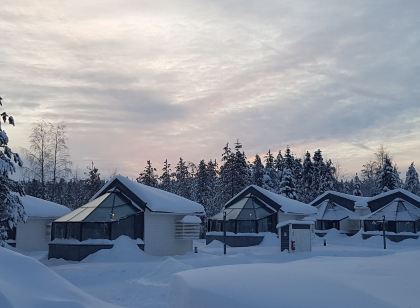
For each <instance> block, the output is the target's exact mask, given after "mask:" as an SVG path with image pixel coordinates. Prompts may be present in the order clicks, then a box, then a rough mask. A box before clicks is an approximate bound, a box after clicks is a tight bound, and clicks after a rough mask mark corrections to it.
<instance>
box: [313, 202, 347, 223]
mask: <svg viewBox="0 0 420 308" xmlns="http://www.w3.org/2000/svg"><path fill="white" fill-rule="evenodd" d="M317 208H318V214H317V215H316V219H317V220H334V221H335V220H343V219H345V218H347V217H350V218H353V217H355V215H354V213H353V212H352V211H349V210H348V209H346V208H344V207H342V206H340V205H339V204H336V203H333V202H330V200H328V199H326V200H324V201H323V202H322V203H320V204H319V205H318V206H317Z"/></svg>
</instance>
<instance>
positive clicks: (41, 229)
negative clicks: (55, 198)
mask: <svg viewBox="0 0 420 308" xmlns="http://www.w3.org/2000/svg"><path fill="white" fill-rule="evenodd" d="M19 198H20V201H21V203H22V205H23V208H24V210H25V213H26V215H27V220H26V221H25V222H19V223H18V225H17V226H16V228H13V229H11V228H7V233H8V239H7V241H6V242H7V243H8V244H9V245H10V246H13V247H16V249H17V250H20V251H46V250H48V243H49V241H50V236H51V223H52V222H53V221H54V220H55V219H57V218H58V217H60V216H62V215H65V214H66V213H69V212H70V209H69V208H67V207H65V206H64V205H61V204H58V203H55V202H51V201H47V200H43V199H40V198H36V197H32V196H29V195H24V196H20V197H19Z"/></svg>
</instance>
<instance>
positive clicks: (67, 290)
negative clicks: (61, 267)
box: [0, 248, 115, 308]
mask: <svg viewBox="0 0 420 308" xmlns="http://www.w3.org/2000/svg"><path fill="white" fill-rule="evenodd" d="M0 307H1V308H12V307H13V308H16V307H18V308H20V307H25V308H31V307H33V308H39V307H43V308H49V307H51V308H55V307H64V308H82V307H86V308H88V307H101V308H102V307H115V306H113V305H111V304H107V303H105V302H103V301H100V300H98V299H96V298H94V297H92V296H90V295H88V294H86V293H84V292H82V291H81V290H80V289H78V288H77V287H75V286H74V285H72V284H71V283H70V282H68V281H67V280H65V279H64V278H62V277H61V276H59V275H58V274H56V273H54V272H53V271H51V270H50V269H48V268H47V267H46V266H44V265H43V264H41V263H39V262H38V261H36V260H35V259H33V258H30V257H26V256H23V255H21V254H19V253H17V252H14V251H11V250H9V249H6V248H0Z"/></svg>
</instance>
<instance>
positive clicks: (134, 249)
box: [82, 235, 150, 262]
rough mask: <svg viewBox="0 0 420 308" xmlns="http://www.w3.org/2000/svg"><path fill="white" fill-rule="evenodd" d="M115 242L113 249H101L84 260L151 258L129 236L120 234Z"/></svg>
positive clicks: (126, 260)
mask: <svg viewBox="0 0 420 308" xmlns="http://www.w3.org/2000/svg"><path fill="white" fill-rule="evenodd" d="M113 244H114V246H113V247H112V248H111V249H102V250H99V251H97V252H95V253H94V254H91V255H89V256H87V257H86V258H85V259H83V261H82V262H139V261H142V260H146V259H149V258H150V256H148V255H146V254H145V253H144V252H143V250H141V249H140V248H139V247H138V246H137V241H136V240H133V239H131V238H129V237H128V236H125V235H122V236H120V237H119V238H117V239H116V240H115V241H113Z"/></svg>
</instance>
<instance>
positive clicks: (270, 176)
mask: <svg viewBox="0 0 420 308" xmlns="http://www.w3.org/2000/svg"><path fill="white" fill-rule="evenodd" d="M263 188H264V189H267V190H269V191H272V192H277V191H278V190H279V182H278V176H277V172H276V169H275V165H274V156H273V154H271V151H270V150H268V153H267V155H266V156H265V168H264V182H263Z"/></svg>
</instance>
